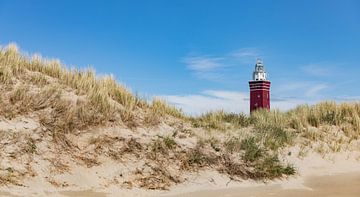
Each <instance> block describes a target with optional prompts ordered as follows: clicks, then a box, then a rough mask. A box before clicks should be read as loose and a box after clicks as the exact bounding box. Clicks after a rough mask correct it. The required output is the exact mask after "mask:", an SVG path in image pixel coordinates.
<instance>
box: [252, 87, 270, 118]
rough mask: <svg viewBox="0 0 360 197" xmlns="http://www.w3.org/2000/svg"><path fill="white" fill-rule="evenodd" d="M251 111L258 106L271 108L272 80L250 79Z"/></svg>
mask: <svg viewBox="0 0 360 197" xmlns="http://www.w3.org/2000/svg"><path fill="white" fill-rule="evenodd" d="M249 86H250V112H252V111H254V110H255V109H258V108H266V109H270V81H249Z"/></svg>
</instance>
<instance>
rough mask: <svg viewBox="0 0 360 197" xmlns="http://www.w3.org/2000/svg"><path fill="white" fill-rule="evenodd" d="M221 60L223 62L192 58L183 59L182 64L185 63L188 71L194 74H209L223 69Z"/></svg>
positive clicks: (205, 58) (211, 58) (199, 57)
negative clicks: (194, 72)
mask: <svg viewBox="0 0 360 197" xmlns="http://www.w3.org/2000/svg"><path fill="white" fill-rule="evenodd" d="M222 60H224V58H219V57H209V56H195V57H194V56H193V57H186V58H184V63H186V65H187V67H188V68H189V69H190V70H193V71H196V72H209V71H214V70H216V69H218V68H221V67H224V66H225V65H224V64H223V63H221V61H222Z"/></svg>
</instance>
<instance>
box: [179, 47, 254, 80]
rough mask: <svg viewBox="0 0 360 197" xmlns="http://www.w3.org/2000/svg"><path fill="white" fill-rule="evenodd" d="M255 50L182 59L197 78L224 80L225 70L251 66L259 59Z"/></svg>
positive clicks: (244, 49) (190, 56) (241, 50)
mask: <svg viewBox="0 0 360 197" xmlns="http://www.w3.org/2000/svg"><path fill="white" fill-rule="evenodd" d="M259 56H260V55H259V50H258V49H257V48H242V49H239V50H235V51H232V52H230V53H226V54H224V55H220V56H211V55H200V56H195V55H189V56H187V57H185V58H183V59H182V62H183V63H185V64H186V67H187V68H188V69H189V70H191V71H192V72H193V73H194V74H195V75H196V76H197V77H198V78H201V79H208V80H214V79H215V80H219V79H225V78H226V76H224V75H226V69H225V68H230V67H235V66H238V65H252V64H255V60H256V58H257V57H259Z"/></svg>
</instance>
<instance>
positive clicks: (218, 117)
mask: <svg viewBox="0 0 360 197" xmlns="http://www.w3.org/2000/svg"><path fill="white" fill-rule="evenodd" d="M191 120H192V122H193V125H194V126H195V127H203V128H207V129H216V130H222V131H224V130H226V129H227V128H229V126H232V127H235V128H240V127H245V126H248V125H249V123H250V120H249V118H248V117H247V116H246V115H245V114H242V113H240V114H235V113H225V112H224V111H222V110H220V111H215V112H208V113H205V114H202V115H201V116H199V117H196V118H192V119H191Z"/></svg>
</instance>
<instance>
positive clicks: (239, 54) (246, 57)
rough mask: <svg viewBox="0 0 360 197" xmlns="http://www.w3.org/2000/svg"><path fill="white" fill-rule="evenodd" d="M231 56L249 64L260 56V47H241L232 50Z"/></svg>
mask: <svg viewBox="0 0 360 197" xmlns="http://www.w3.org/2000/svg"><path fill="white" fill-rule="evenodd" d="M229 56H230V57H231V58H234V59H236V60H237V61H240V62H242V63H244V64H249V63H254V62H255V60H256V58H259V57H260V56H261V55H260V50H259V49H258V48H241V49H238V50H235V51H233V52H231V53H230V54H229Z"/></svg>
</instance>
